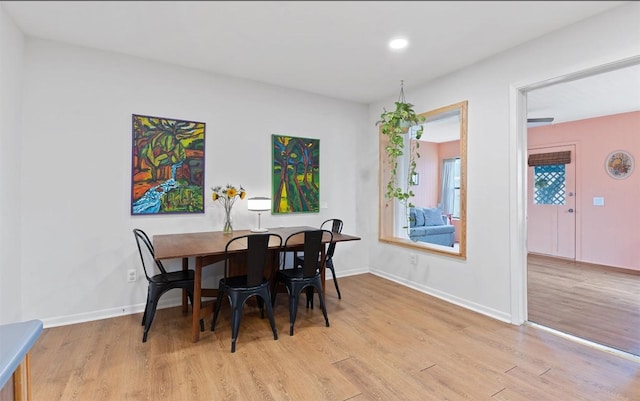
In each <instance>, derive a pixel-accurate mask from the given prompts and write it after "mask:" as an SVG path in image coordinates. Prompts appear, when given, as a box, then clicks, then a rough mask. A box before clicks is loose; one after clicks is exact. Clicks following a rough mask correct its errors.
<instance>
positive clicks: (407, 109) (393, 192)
mask: <svg viewBox="0 0 640 401" xmlns="http://www.w3.org/2000/svg"><path fill="white" fill-rule="evenodd" d="M395 106H396V109H395V110H393V111H387V110H386V109H384V113H382V114H381V115H380V120H379V121H377V122H376V125H379V126H380V133H381V134H382V135H385V136H386V137H387V138H388V140H389V141H388V144H387V145H386V147H385V153H386V155H387V161H388V163H389V167H390V168H389V172H390V176H389V181H388V182H387V184H386V190H385V197H386V198H387V199H397V200H398V202H400V204H402V205H403V206H405V207H412V206H413V204H412V203H411V200H410V199H411V198H412V197H413V196H414V193H413V191H412V190H411V187H412V186H413V185H415V180H414V179H412V178H413V177H415V175H416V160H417V159H418V158H419V157H420V153H418V148H419V147H420V144H419V143H418V142H417V140H419V139H420V138H421V137H422V131H423V129H424V127H423V126H422V125H421V123H423V122H424V117H423V116H418V115H416V113H415V112H414V111H413V105H412V104H411V103H407V102H406V101H405V98H404V82H403V81H400V97H399V98H398V101H397V102H395ZM414 126H417V127H416V128H415V129H411V128H412V127H414ZM411 139H416V141H413V142H412V141H411ZM405 147H407V148H408V154H409V156H408V160H409V162H408V164H407V166H406V175H405V176H404V177H405V180H404V181H403V182H399V179H398V176H399V174H398V173H399V171H398V164H399V163H398V161H399V159H400V158H401V157H403V156H404V155H405Z"/></svg>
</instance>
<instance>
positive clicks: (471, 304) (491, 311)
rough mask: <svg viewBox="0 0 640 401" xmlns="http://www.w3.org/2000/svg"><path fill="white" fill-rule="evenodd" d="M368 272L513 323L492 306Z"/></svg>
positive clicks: (508, 317) (380, 273)
mask: <svg viewBox="0 0 640 401" xmlns="http://www.w3.org/2000/svg"><path fill="white" fill-rule="evenodd" d="M369 273H371V274H375V275H376V276H379V277H382V278H385V279H387V280H391V281H393V282H396V283H398V284H402V285H404V286H406V287H409V288H413V289H414V290H417V291H420V292H422V293H425V294H428V295H431V296H434V297H436V298H439V299H442V300H443V301H446V302H450V303H452V304H455V305H458V306H461V307H463V308H465V309H469V310H472V311H474V312H478V313H481V314H483V315H485V316H489V317H491V318H494V319H497V320H501V321H503V322H505V323H509V324H513V323H512V322H511V316H509V314H507V313H505V312H502V311H499V310H495V309H492V308H487V307H485V306H483V305H479V304H476V303H474V302H469V301H468V300H465V299H462V298H458V297H456V296H454V295H451V294H448V293H446V292H442V291H440V290H436V289H434V288H431V287H428V286H425V285H418V284H416V283H414V282H411V281H408V280H405V279H403V278H401V277H397V276H394V275H392V274H389V273H387V272H382V271H379V270H370V271H369Z"/></svg>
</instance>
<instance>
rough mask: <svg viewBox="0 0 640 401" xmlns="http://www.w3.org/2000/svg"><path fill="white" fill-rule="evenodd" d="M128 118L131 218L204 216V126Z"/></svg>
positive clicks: (194, 123)
mask: <svg viewBox="0 0 640 401" xmlns="http://www.w3.org/2000/svg"><path fill="white" fill-rule="evenodd" d="M132 117H133V118H132V131H133V146H132V161H131V214H132V215H150V214H151V215H153V214H170V213H204V160H205V159H204V149H205V147H204V134H205V123H201V122H195V121H184V120H174V119H170V118H164V117H152V116H143V115H137V114H133V115H132Z"/></svg>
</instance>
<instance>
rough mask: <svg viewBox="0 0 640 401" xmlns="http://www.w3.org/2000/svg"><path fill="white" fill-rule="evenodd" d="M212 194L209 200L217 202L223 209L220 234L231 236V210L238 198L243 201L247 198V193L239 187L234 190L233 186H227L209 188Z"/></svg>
mask: <svg viewBox="0 0 640 401" xmlns="http://www.w3.org/2000/svg"><path fill="white" fill-rule="evenodd" d="M211 190H212V191H213V193H212V194H211V199H213V200H214V201H218V202H220V203H221V204H222V206H223V207H224V226H223V227H222V232H224V233H228V234H231V233H232V232H233V225H232V224H231V208H232V207H233V204H234V203H236V200H238V198H240V199H244V198H245V196H247V192H246V191H245V190H244V188H242V185H240V186H239V187H238V188H236V187H235V186H233V185H230V184H227V185H226V186H224V187H223V186H220V185H218V186H217V187H213V188H211Z"/></svg>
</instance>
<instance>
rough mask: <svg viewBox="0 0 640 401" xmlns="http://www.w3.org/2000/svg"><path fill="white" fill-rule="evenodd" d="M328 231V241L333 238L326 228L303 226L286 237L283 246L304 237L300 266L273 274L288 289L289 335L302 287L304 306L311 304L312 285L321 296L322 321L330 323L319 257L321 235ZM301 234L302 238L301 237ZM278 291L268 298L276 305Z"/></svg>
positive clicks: (291, 332)
mask: <svg viewBox="0 0 640 401" xmlns="http://www.w3.org/2000/svg"><path fill="white" fill-rule="evenodd" d="M324 235H327V236H328V237H329V239H330V241H333V233H332V232H331V231H328V230H305V231H299V232H296V233H293V234H291V235H290V236H289V237H287V239H286V241H285V244H284V248H285V249H287V248H288V247H289V245H291V244H296V243H300V242H301V239H302V238H304V240H303V244H304V245H303V247H304V250H303V263H302V268H293V269H281V270H278V273H277V274H276V283H284V285H285V286H286V287H287V292H288V293H289V335H291V336H292V335H293V326H294V324H295V321H296V314H297V312H298V299H299V297H300V293H301V292H302V290H303V289H307V307H309V305H311V306H313V303H312V300H313V290H314V289H315V290H316V292H317V293H318V298H319V299H320V308H321V309H322V314H323V315H324V321H325V324H326V326H327V327H329V318H328V316H327V308H326V306H325V302H324V296H323V295H322V279H321V276H320V274H321V271H322V268H323V266H324V259H325V258H322V257H321V255H322V248H323V247H324V244H323V243H322V238H323V236H324ZM301 237H302V238H301ZM288 253H289V252H284V257H283V264H282V265H283V266H285V265H286V255H287V254H288ZM276 295H277V291H274V292H273V294H272V298H271V303H272V304H273V305H275V302H276Z"/></svg>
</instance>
